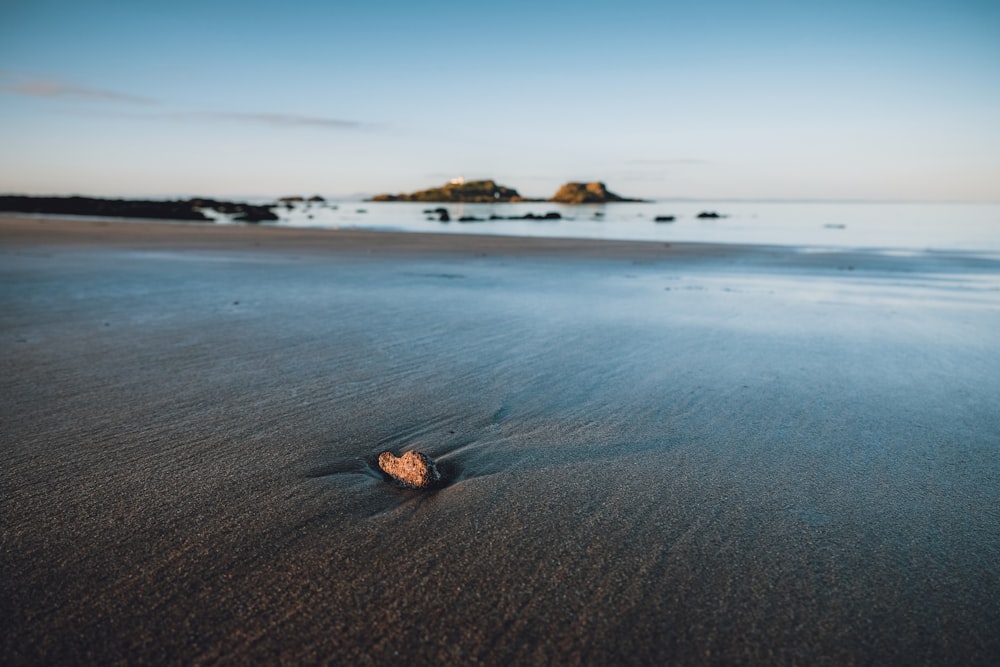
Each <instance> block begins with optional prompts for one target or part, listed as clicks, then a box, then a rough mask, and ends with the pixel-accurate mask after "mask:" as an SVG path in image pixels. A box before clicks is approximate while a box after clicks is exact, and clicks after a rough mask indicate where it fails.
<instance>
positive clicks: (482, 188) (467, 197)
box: [371, 180, 527, 204]
mask: <svg viewBox="0 0 1000 667" xmlns="http://www.w3.org/2000/svg"><path fill="white" fill-rule="evenodd" d="M371 201H420V202H455V203H472V204H475V203H495V202H519V201H527V200H526V199H524V197H522V196H521V195H519V194H518V192H517V190H514V189H513V188H508V187H505V186H503V185H497V183H496V181H492V180H488V181H468V182H461V183H448V184H446V185H443V186H441V187H439V188H430V189H429V190H419V191H417V192H413V193H410V194H398V195H388V194H382V195H375V196H374V197H372V198H371Z"/></svg>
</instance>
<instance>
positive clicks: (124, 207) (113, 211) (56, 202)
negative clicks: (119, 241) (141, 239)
mask: <svg viewBox="0 0 1000 667" xmlns="http://www.w3.org/2000/svg"><path fill="white" fill-rule="evenodd" d="M272 208H273V206H261V205H255V204H246V203H242V202H231V201H221V200H216V199H205V198H201V197H199V198H195V199H185V200H167V201H159V200H147V199H101V198H95V197H29V196H18V195H14V196H0V211H15V212H19V213H54V214H69V215H92V216H99V217H105V218H108V217H111V218H152V219H162V220H198V221H205V222H208V221H211V218H209V217H208V216H206V215H205V213H204V211H206V210H213V211H216V212H217V213H222V214H224V215H229V216H234V217H233V219H234V220H240V221H244V222H260V221H263V220H271V221H273V220H277V219H278V216H277V215H275V214H274V212H273V211H272V210H271V209H272Z"/></svg>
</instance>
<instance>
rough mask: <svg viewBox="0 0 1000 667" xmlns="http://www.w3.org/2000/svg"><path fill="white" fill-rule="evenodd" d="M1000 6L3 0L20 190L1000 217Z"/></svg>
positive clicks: (1, 163)
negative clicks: (577, 188) (481, 199)
mask: <svg viewBox="0 0 1000 667" xmlns="http://www.w3.org/2000/svg"><path fill="white" fill-rule="evenodd" d="M998 36H1000V3H996V2H971V1H964V0H954V1H951V2H944V1H939V2H920V1H919V0H913V1H909V2H881V3H879V2H853V1H850V0H846V1H842V2H838V3H807V2H722V1H711V0H707V1H704V2H675V3H670V2H646V1H632V0H620V1H619V2H615V3H606V2H602V3H589V2H586V1H578V2H562V1H561V0H560V1H557V2H541V1H537V0H536V1H535V2H522V1H521V0H513V1H510V2H504V3H477V2H466V3H462V2H450V1H449V2H427V3H412V2H389V1H380V0H370V1H367V2H354V1H349V2H345V1H333V2H294V1H288V2H282V3H277V2H252V1H249V0H247V1H244V2H214V3H213V2H208V1H205V2H185V1H178V0H174V1H171V2H159V1H150V2H141V3H140V2H102V1H91V2H78V1H76V2H68V1H65V0H52V1H47V0H2V1H0V146H2V150H0V192H29V193H55V194H70V193H79V194H94V195H107V196H119V195H123V196H138V195H144V196H172V195H194V194H201V195H210V196H272V195H275V196H277V195H283V194H295V193H301V194H312V193H320V194H325V195H346V194H352V193H361V192H364V193H374V192H399V191H409V190H414V189H418V188H423V187H428V186H432V185H438V184H440V183H441V182H444V181H445V180H447V179H448V178H451V177H453V176H457V175H464V176H465V177H466V178H481V177H490V178H495V179H497V180H498V181H500V182H501V183H503V184H505V185H509V186H511V187H515V188H517V189H518V190H520V191H521V192H522V194H526V195H531V196H548V195H550V194H551V193H552V192H554V191H555V189H556V188H557V187H558V186H559V185H560V184H561V183H563V182H565V181H568V180H603V181H605V182H606V183H607V184H608V186H609V187H610V188H611V189H613V190H615V191H617V192H620V193H622V194H626V195H633V196H643V197H664V198H665V197H694V198H764V199H766V198H805V199H811V198H816V199H917V200H966V201H1000V37H998Z"/></svg>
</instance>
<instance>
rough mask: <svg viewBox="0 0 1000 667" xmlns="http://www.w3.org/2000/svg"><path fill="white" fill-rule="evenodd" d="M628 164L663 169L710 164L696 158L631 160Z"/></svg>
mask: <svg viewBox="0 0 1000 667" xmlns="http://www.w3.org/2000/svg"><path fill="white" fill-rule="evenodd" d="M626 164H631V165H636V166H643V167H663V166H667V165H672V164H687V165H695V164H708V160H699V159H696V158H673V159H667V160H629V161H628V162H627V163H626Z"/></svg>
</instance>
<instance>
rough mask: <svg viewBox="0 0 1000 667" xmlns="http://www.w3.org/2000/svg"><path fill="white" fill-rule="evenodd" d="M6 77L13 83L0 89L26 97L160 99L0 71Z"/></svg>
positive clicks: (151, 101) (136, 101)
mask: <svg viewBox="0 0 1000 667" xmlns="http://www.w3.org/2000/svg"><path fill="white" fill-rule="evenodd" d="M0 76H2V77H3V78H5V79H14V81H13V83H8V84H5V85H2V86H0V90H2V91H4V92H7V93H13V94H15V95H23V96H25V97H55V98H61V97H71V98H84V99H91V100H106V101H111V102H127V103H129V104H158V103H159V101H158V100H154V99H152V98H149V97H142V96H141V95H130V94H128V93H120V92H118V91H114V90H105V89H103V88H92V87H90V86H80V85H77V84H74V83H66V82H64V81H55V80H51V79H33V78H27V77H22V76H18V75H16V74H11V73H9V72H2V73H0Z"/></svg>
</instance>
